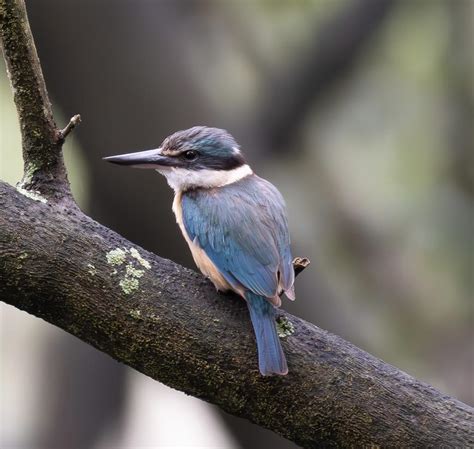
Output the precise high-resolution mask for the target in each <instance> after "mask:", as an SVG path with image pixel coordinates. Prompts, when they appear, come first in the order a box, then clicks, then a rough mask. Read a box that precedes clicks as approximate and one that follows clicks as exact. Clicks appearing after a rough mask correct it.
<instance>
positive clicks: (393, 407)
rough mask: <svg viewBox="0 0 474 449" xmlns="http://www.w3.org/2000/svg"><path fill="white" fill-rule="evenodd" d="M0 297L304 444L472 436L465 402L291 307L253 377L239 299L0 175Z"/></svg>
mask: <svg viewBox="0 0 474 449" xmlns="http://www.w3.org/2000/svg"><path fill="white" fill-rule="evenodd" d="M0 230H1V231H0V298H1V299H2V301H4V302H6V303H8V304H11V305H13V306H15V307H17V308H19V309H21V310H25V311H27V312H29V313H31V314H33V315H35V316H38V317H40V318H43V319H45V320H46V321H48V322H50V323H52V324H54V325H56V326H59V327H60V328H62V329H64V330H65V331H67V332H69V333H71V334H73V335H75V336H77V337H78V338H80V339H81V340H83V341H85V342H87V343H89V344H91V345H93V346H95V347H96V348H97V349H99V350H101V351H103V352H105V353H107V354H109V355H111V356H112V357H114V358H115V359H116V360H118V361H120V362H122V363H126V364H127V365H129V366H131V367H133V368H135V369H137V370H138V371H141V372H142V373H144V374H146V375H148V376H150V377H152V378H154V379H156V380H159V381H160V382H163V383H165V384H167V385H169V386H171V387H173V388H176V389H178V390H181V391H184V392H185V393H187V394H190V395H193V396H196V397H198V398H201V399H204V400H206V401H208V402H211V403H213V404H216V405H218V406H219V407H221V408H222V409H223V410H225V411H227V412H229V413H231V414H234V415H237V416H240V417H244V418H247V419H249V420H250V421H252V422H254V423H256V424H259V425H260V426H262V427H266V428H268V429H271V430H273V431H275V432H277V433H279V434H280V435H283V436H285V437H286V438H289V439H290V440H292V441H294V442H295V443H297V444H300V445H301V446H303V447H308V448H309V447H314V448H320V447H377V446H380V447H472V446H473V445H474V428H473V423H474V415H473V410H472V409H471V408H470V407H468V406H467V405H464V404H462V403H460V402H458V401H456V400H455V399H452V398H450V397H448V396H446V395H444V394H442V393H440V392H439V391H437V390H435V389H434V388H432V387H430V386H429V385H426V384H423V383H421V382H418V381H417V380H415V379H413V378H412V377H410V376H408V375H407V374H405V373H403V372H401V371H399V370H397V369H396V368H394V367H392V366H390V365H387V364H385V363H383V362H382V361H380V360H378V359H376V358H374V357H372V356H371V355H369V354H367V353H365V352H363V351H362V350H360V349H357V348H356V347H354V346H353V345H351V344H350V343H347V342H346V341H344V340H342V339H341V338H339V337H336V336H334V335H331V334H329V333H327V332H325V331H323V330H321V329H319V328H317V327H316V326H314V325H312V324H310V323H307V322H305V321H303V320H301V319H299V318H296V317H294V316H291V315H289V314H287V313H285V312H283V311H282V312H281V316H280V318H279V320H278V322H279V323H278V324H279V329H280V334H281V335H282V336H284V337H283V339H282V344H283V347H284V350H285V352H286V354H287V358H288V366H289V371H290V372H289V374H288V375H287V376H276V377H262V376H260V374H259V373H258V368H257V362H256V360H257V355H256V349H255V342H254V338H253V334H252V329H251V324H250V320H249V317H248V312H247V308H246V306H245V304H244V303H243V301H242V300H241V299H240V298H237V297H234V296H228V295H221V294H218V293H216V291H215V289H214V287H213V286H212V285H211V283H210V282H209V281H207V280H206V279H205V278H204V277H203V276H201V275H200V274H197V273H195V272H194V271H191V270H188V269H185V268H183V267H181V266H179V265H177V264H175V263H173V262H171V261H169V260H165V259H161V258H160V257H158V256H156V255H154V254H151V253H149V252H147V251H145V250H143V249H141V248H139V247H137V246H136V245H134V244H133V243H131V242H129V241H127V240H126V239H124V238H122V237H120V236H119V235H117V234H115V233H114V232H113V231H111V230H109V229H107V228H105V227H103V226H101V225H99V224H98V223H96V222H94V221H93V220H91V219H90V218H89V217H87V216H85V215H83V214H82V213H81V212H80V211H79V210H78V209H77V208H72V209H68V208H64V207H63V206H62V205H52V204H49V205H47V204H43V203H41V202H38V201H32V200H31V199H29V198H27V197H25V196H24V195H21V194H19V193H18V191H16V190H15V189H14V188H12V187H10V186H8V185H7V184H4V183H1V182H0Z"/></svg>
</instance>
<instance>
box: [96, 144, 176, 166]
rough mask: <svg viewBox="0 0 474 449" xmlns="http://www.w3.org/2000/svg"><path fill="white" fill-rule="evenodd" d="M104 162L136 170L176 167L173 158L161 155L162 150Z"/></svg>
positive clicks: (129, 154) (148, 151)
mask: <svg viewBox="0 0 474 449" xmlns="http://www.w3.org/2000/svg"><path fill="white" fill-rule="evenodd" d="M103 160H104V161H107V162H112V164H118V165H128V166H129V167H136V168H159V167H170V166H173V165H175V161H174V160H173V158H171V157H167V156H163V155H162V154H161V149H160V148H157V149H155V150H146V151H138V152H136V153H127V154H119V155H118V156H109V157H104V158H103Z"/></svg>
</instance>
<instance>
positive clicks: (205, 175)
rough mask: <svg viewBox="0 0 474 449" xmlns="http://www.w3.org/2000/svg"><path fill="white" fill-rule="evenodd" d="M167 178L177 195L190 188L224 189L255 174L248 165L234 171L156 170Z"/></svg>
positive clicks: (162, 168)
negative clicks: (223, 187)
mask: <svg viewBox="0 0 474 449" xmlns="http://www.w3.org/2000/svg"><path fill="white" fill-rule="evenodd" d="M156 171H157V172H158V173H160V174H162V175H163V176H165V177H166V180H167V181H168V184H169V186H170V187H171V188H172V189H173V190H174V191H175V193H178V192H182V191H183V190H187V189H189V188H194V187H202V188H208V189H210V188H213V187H222V186H225V185H227V184H232V183H234V182H237V181H240V180H241V179H242V178H245V177H246V176H249V175H251V174H252V173H253V171H252V169H251V168H250V167H249V166H248V165H247V164H245V165H241V166H240V167H238V168H234V169H233V170H187V169H185V168H176V167H160V168H158V169H157V170H156Z"/></svg>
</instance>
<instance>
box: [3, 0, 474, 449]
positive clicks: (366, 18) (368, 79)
mask: <svg viewBox="0 0 474 449" xmlns="http://www.w3.org/2000/svg"><path fill="white" fill-rule="evenodd" d="M27 6H28V12H29V17H30V22H31V27H32V30H33V34H34V37H35V40H36V45H37V48H38V52H39V55H40V58H41V62H42V66H43V71H44V74H45V78H46V82H47V85H48V89H49V93H50V96H51V100H52V102H53V105H54V107H55V110H56V118H57V121H58V122H59V125H60V126H64V125H65V124H66V123H67V121H68V119H69V117H70V116H72V115H73V114H76V113H80V114H81V115H82V119H83V123H82V125H81V126H80V127H79V128H77V129H76V130H75V131H74V133H73V137H72V138H69V139H68V141H67V144H66V146H65V154H66V160H67V166H68V170H69V175H70V180H71V182H72V187H73V191H74V193H75V195H76V198H77V200H78V201H79V203H80V205H81V207H82V208H83V210H84V211H85V212H86V213H88V214H89V215H91V216H92V217H93V218H94V219H96V220H98V221H100V222H101V223H103V224H104V225H106V226H108V227H110V228H112V229H114V230H116V231H118V232H119V233H121V234H122V235H124V236H125V237H127V238H128V239H130V240H131V241H133V242H135V243H137V244H138V245H141V246H143V247H144V248H146V249H148V250H151V251H154V252H156V253H157V254H159V255H160V256H163V257H166V258H170V259H172V260H174V261H176V262H178V263H180V264H184V265H186V266H188V267H194V265H193V262H192V259H191V257H190V254H189V251H188V248H187V246H186V244H185V242H184V240H183V239H182V237H181V235H180V232H179V230H178V227H177V226H176V225H175V222H174V216H173V215H172V213H171V202H172V192H171V190H170V189H169V188H168V186H167V185H166V183H165V180H164V179H163V178H162V177H160V176H159V175H158V174H156V173H153V172H148V171H140V170H135V171H134V170H127V169H122V168H120V167H115V166H112V165H110V164H105V163H103V162H102V161H101V157H103V156H106V155H111V154H118V153H124V152H130V151H134V150H141V149H147V148H155V147H157V146H158V145H159V144H160V142H161V141H162V139H163V138H164V137H166V136H167V135H169V134H171V133H172V132H174V131H176V130H179V129H184V128H187V127H190V126H193V125H201V124H206V125H211V126H216V127H222V128H226V129H227V130H229V131H230V132H231V133H232V134H233V135H234V136H235V138H236V139H237V141H238V142H240V143H241V144H242V147H243V150H244V152H245V153H246V155H247V157H248V159H249V161H250V163H251V165H252V166H253V168H254V169H255V171H256V172H257V173H258V174H260V175H261V176H263V177H265V178H268V179H269V180H270V181H272V182H273V183H274V184H276V185H277V186H278V188H279V189H280V190H281V192H282V193H283V195H284V196H285V198H286V200H287V204H288V209H289V216H290V228H291V233H292V240H293V252H294V254H295V255H299V256H306V257H309V258H310V259H311V260H312V265H311V267H310V269H308V270H307V271H305V273H304V274H302V275H301V276H300V277H299V278H298V281H297V301H296V302H295V303H294V304H293V303H292V304H289V303H288V302H287V303H285V304H284V307H285V309H287V310H288V311H290V312H291V313H293V314H296V315H299V316H301V317H303V318H305V319H307V320H309V321H311V322H313V323H315V324H317V325H318V326H320V327H322V328H324V329H327V330H329V331H330V332H332V333H335V334H338V335H340V336H342V337H343V338H345V339H347V340H349V341H351V342H352V343H354V344H356V345H357V346H359V347H361V348H363V349H365V350H366V351H368V352H370V353H372V354H374V355H375V356H377V357H380V358H382V359H383V360H385V361H386V362H388V363H390V364H393V365H395V366H397V367H398V368H400V369H402V370H403V371H406V372H408V373H409V374H411V375H413V376H415V377H417V378H419V379H421V380H423V381H426V382H428V383H430V384H432V385H434V386H436V387H437V388H439V389H441V390H442V391H444V392H446V393H448V394H450V395H453V396H455V397H457V398H458V399H460V400H462V401H464V402H467V403H469V404H471V405H472V404H473V403H474V386H473V378H474V377H473V374H474V373H473V365H474V348H473V342H474V333H473V329H474V326H473V321H474V318H473V317H474V314H473V293H474V283H473V272H474V270H473V268H474V267H473V258H474V240H473V228H474V226H473V225H474V135H473V123H474V122H473V118H474V115H473V109H474V108H473V105H474V84H473V79H474V78H473V77H474V70H473V59H472V58H473V55H474V51H473V44H474V1H472V0H411V1H410V0H365V1H363V0H298V1H290V0H286V1H250V0H240V1H237V0H235V1H230V0H229V1H224V0H220V1H219V0H199V1H191V0H187V1H184V0H182V1H164V0H155V1H152V0H114V1H112V0H100V1H99V0H81V1H79V0H41V1H40V0H29V1H27ZM1 69H2V70H1V71H0V96H1V102H0V114H1V115H0V132H1V146H0V149H1V153H0V179H3V180H6V181H8V182H10V183H11V184H15V183H16V182H17V181H18V180H19V179H20V178H21V172H22V161H21V154H20V138H19V130H18V123H17V119H16V111H15V108H14V105H13V101H12V95H11V92H10V88H9V84H8V80H7V78H6V74H5V70H4V66H2V67H1ZM71 288H73V286H71ZM0 313H1V320H0V323H1V332H0V336H1V369H0V376H1V378H0V398H1V401H0V402H1V404H0V406H1V409H0V426H1V434H0V446H1V447H2V448H6V449H7V448H8V449H14V448H15V449H16V448H18V449H56V448H57V449H59V448H64V449H89V448H91V449H106V448H123V449H128V448H141V447H149V448H151V447H160V448H162V447H206V448H232V449H233V448H236V449H238V448H250V449H253V448H258V447H273V448H275V449H280V448H282V449H286V448H294V447H296V446H295V445H293V444H291V443H289V442H287V441H286V440H284V439H282V438H280V437H278V436H277V435H275V434H273V433H271V432H269V431H266V430H264V429H260V428H259V427H257V426H254V425H252V424H250V423H248V422H247V421H244V420H242V419H238V418H234V417H231V416H229V415H226V414H224V413H221V412H220V411H219V410H218V409H217V408H216V407H213V406H211V405H208V404H206V403H204V402H201V401H198V400H197V399H194V398H190V397H187V396H185V395H184V394H182V393H180V392H176V391H173V390H171V389H169V388H167V387H165V386H163V385H160V384H159V383H158V382H154V381H152V380H150V379H148V378H146V377H145V376H143V375H139V374H137V373H135V372H134V371H133V370H131V369H129V368H127V367H125V366H123V365H121V364H119V363H117V362H115V361H114V360H112V359H111V358H109V357H108V356H106V355H104V354H101V353H99V352H98V351H96V350H95V349H93V348H91V347H89V346H87V345H85V344H83V343H82V342H80V341H79V340H77V339H75V338H73V337H72V336H70V335H67V334H66V333H64V332H62V331H60V330H58V329H56V328H54V327H52V326H50V325H49V324H47V323H45V322H42V321H40V320H38V319H36V318H34V317H31V316H28V315H26V314H25V313H23V312H19V311H17V310H14V309H13V308H11V307H8V306H5V305H2V306H1V308H0ZM262 445H263V446H262Z"/></svg>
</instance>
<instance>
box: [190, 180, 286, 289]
mask: <svg viewBox="0 0 474 449" xmlns="http://www.w3.org/2000/svg"><path fill="white" fill-rule="evenodd" d="M182 202H183V203H182V207H183V222H184V226H185V228H186V231H187V233H188V235H189V237H190V238H191V240H193V241H195V242H196V243H197V244H198V245H199V246H200V247H201V248H202V249H203V250H204V251H205V252H206V254H207V255H208V257H209V258H210V259H211V261H212V262H213V263H214V264H215V265H216V267H217V268H218V269H219V271H220V272H221V273H222V275H223V276H224V277H225V279H226V280H227V281H228V282H229V283H230V284H231V285H232V286H235V287H237V286H239V285H243V286H244V287H245V288H246V289H249V290H251V291H252V292H254V293H255V294H257V295H262V296H265V297H268V298H271V297H274V296H275V295H277V294H278V289H279V285H280V286H282V288H283V289H284V290H290V289H291V288H292V285H293V282H294V273H293V268H292V263H291V260H292V259H291V252H290V239H289V234H288V224H287V218H286V211H285V204H284V201H283V198H282V197H281V195H280V193H279V192H278V190H277V189H276V188H275V187H274V186H273V185H272V184H270V183H269V182H267V181H265V180H263V179H261V178H259V177H257V176H255V175H253V176H250V177H247V178H244V179H243V180H241V181H239V182H237V183H234V184H230V185H228V186H224V187H221V188H218V189H210V190H195V191H191V192H187V193H185V194H184V195H183V199H182Z"/></svg>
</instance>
